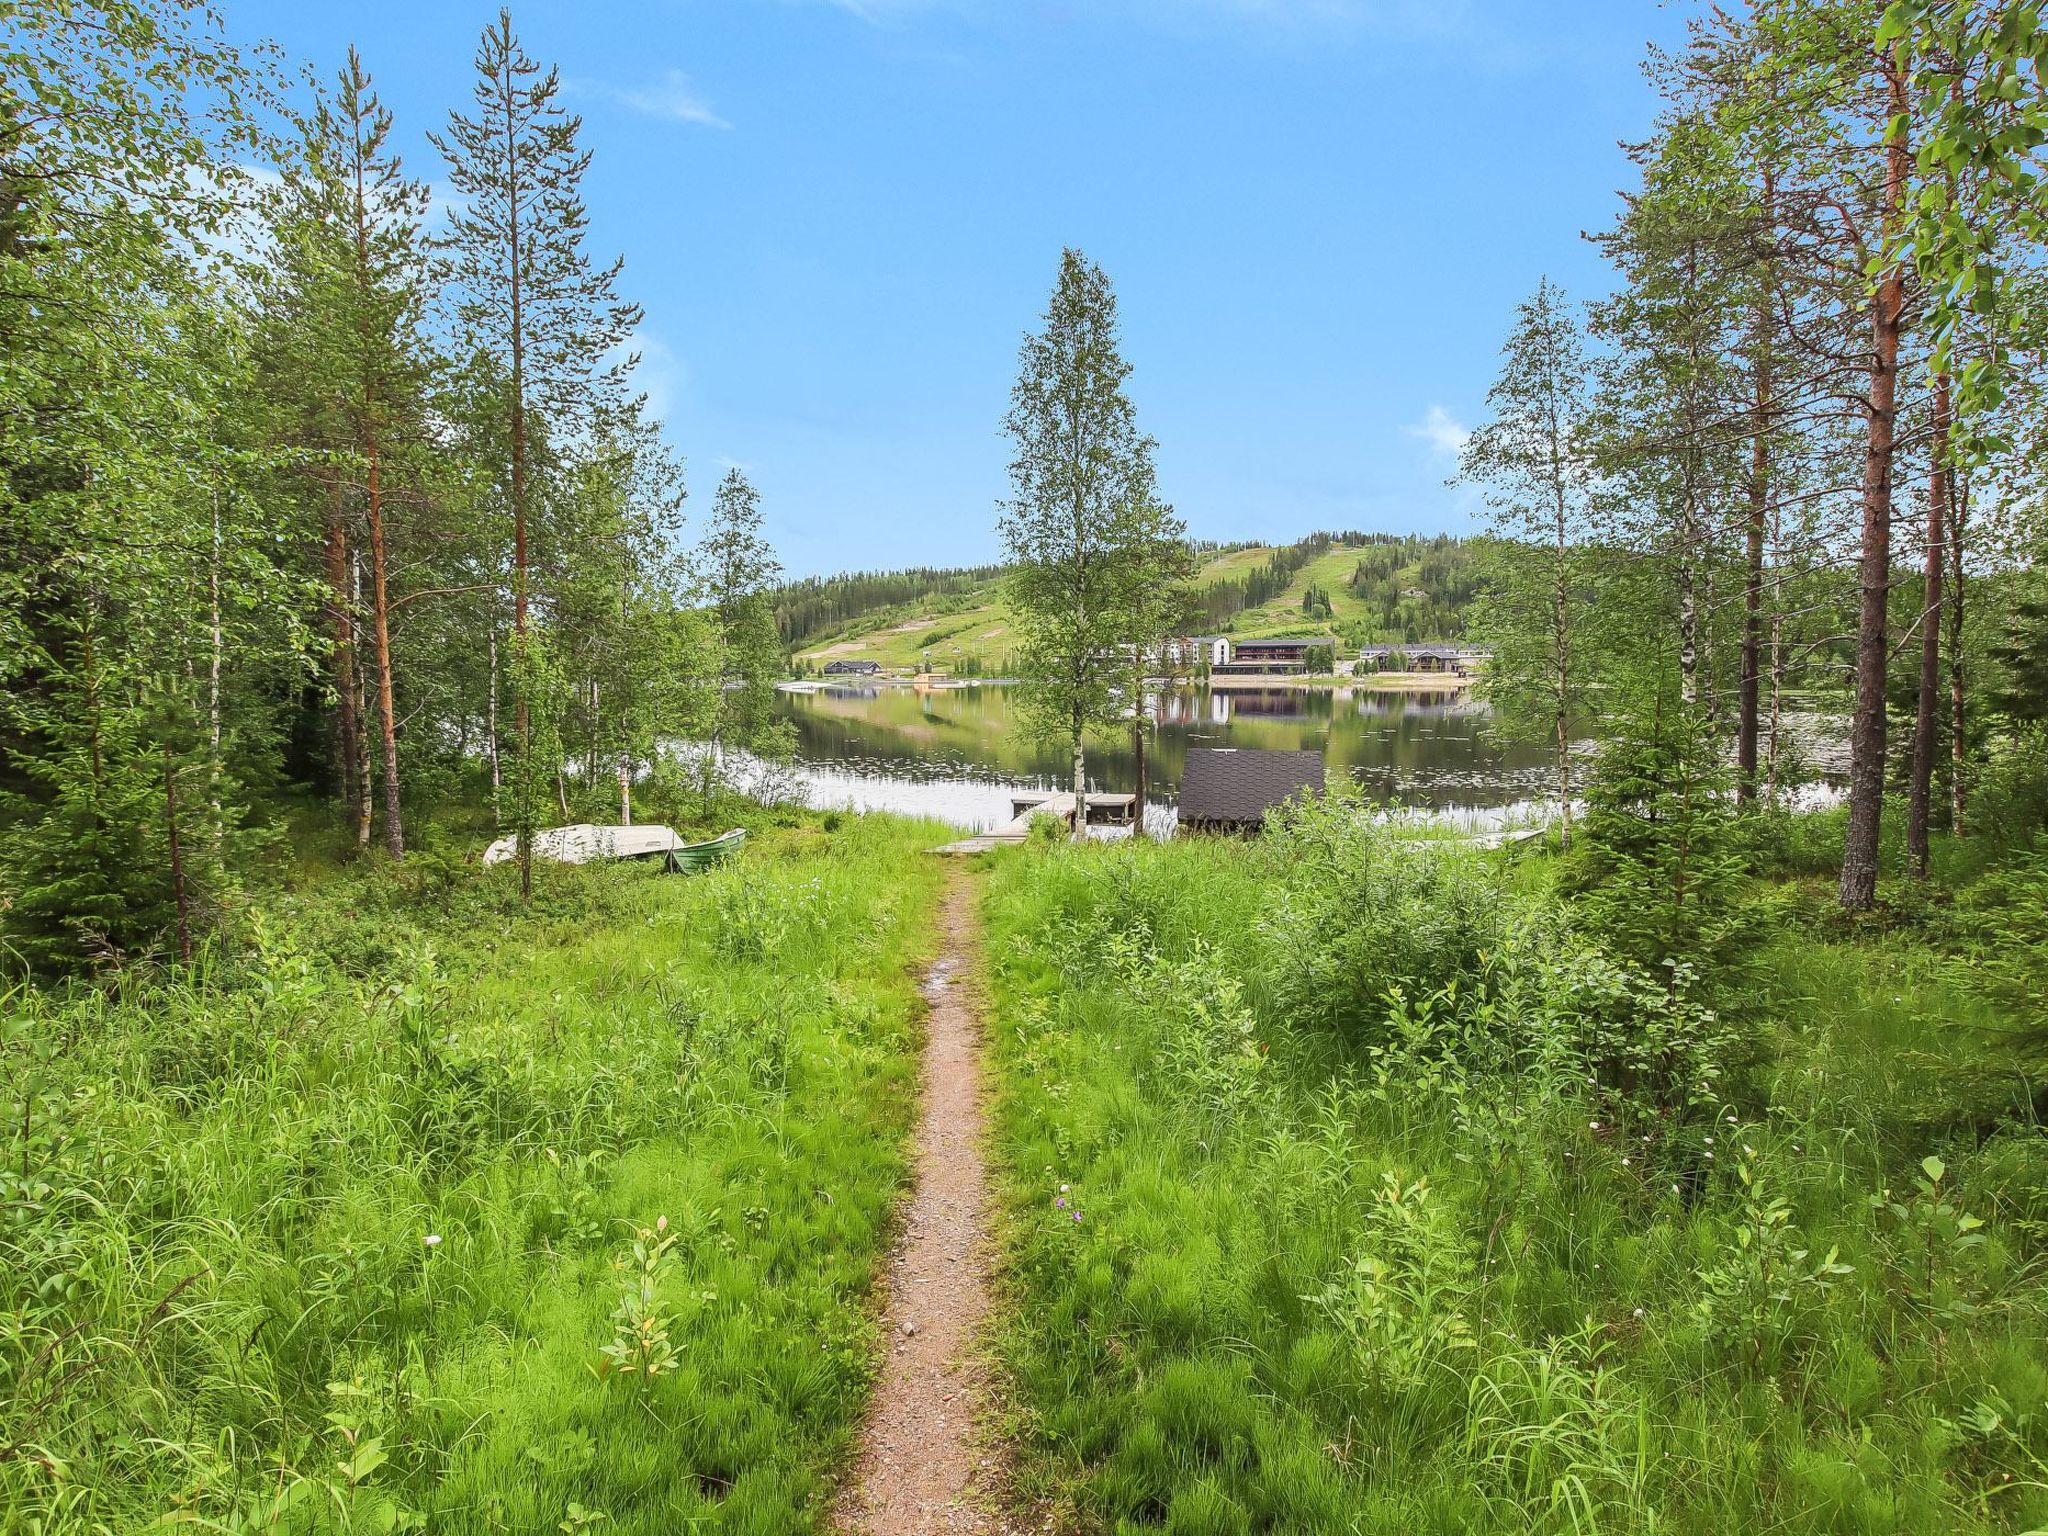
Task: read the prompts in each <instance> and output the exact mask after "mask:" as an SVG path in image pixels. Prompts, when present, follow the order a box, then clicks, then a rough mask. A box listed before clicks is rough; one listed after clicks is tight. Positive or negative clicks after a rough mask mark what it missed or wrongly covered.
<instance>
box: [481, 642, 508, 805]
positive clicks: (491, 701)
mask: <svg viewBox="0 0 2048 1536" xmlns="http://www.w3.org/2000/svg"><path fill="white" fill-rule="evenodd" d="M490 648H491V674H490V697H489V698H488V699H487V700H485V703H484V721H485V723H484V732H485V735H486V736H487V737H488V738H489V739H488V740H487V742H486V743H485V745H486V746H487V747H488V748H489V750H490V754H491V823H492V825H493V826H495V827H498V828H499V829H501V830H502V829H503V827H504V825H505V807H504V803H503V800H502V799H501V796H502V794H503V792H504V788H505V775H504V772H503V770H502V768H501V766H500V764H499V760H498V626H497V624H496V623H495V622H494V623H493V624H492V625H491V633H490Z"/></svg>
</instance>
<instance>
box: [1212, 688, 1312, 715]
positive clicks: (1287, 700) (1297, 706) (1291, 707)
mask: <svg viewBox="0 0 2048 1536" xmlns="http://www.w3.org/2000/svg"><path fill="white" fill-rule="evenodd" d="M1230 698H1231V701H1232V707H1233V708H1234V709H1235V710H1236V711H1237V713H1238V714H1239V715H1241V716H1251V717H1253V718H1256V719H1260V720H1304V719H1306V718H1307V717H1308V709H1307V707H1306V705H1305V703H1304V701H1303V699H1302V696H1301V692H1300V690H1299V689H1295V688H1248V689H1237V688H1233V689H1232V690H1231V692H1230Z"/></svg>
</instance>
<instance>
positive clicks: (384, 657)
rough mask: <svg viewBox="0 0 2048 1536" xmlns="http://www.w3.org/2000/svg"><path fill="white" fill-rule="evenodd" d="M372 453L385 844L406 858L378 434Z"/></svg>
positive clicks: (372, 544)
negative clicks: (385, 576)
mask: <svg viewBox="0 0 2048 1536" xmlns="http://www.w3.org/2000/svg"><path fill="white" fill-rule="evenodd" d="M365 448H366V451H367V453H368V455H369V512H370V597H371V614H372V617H373V620H374V622H375V624H376V633H377V723H378V729H379V731H380V732H381V733H382V736H383V743H384V846H385V848H386V849H387V850H388V851H389V852H390V854H391V857H392V858H394V859H402V858H404V857H405V823H404V821H403V819H402V818H401V816H400V814H399V809H398V714H397V711H396V709H395V707H394V703H393V697H392V688H391V610H390V605H389V604H388V602H387V601H386V598H385V588H384V492H383V487H382V486H381V485H380V484H379V483H378V473H379V468H380V466H379V465H378V462H377V437H376V433H375V432H374V431H373V432H371V433H370V435H369V441H368V442H367V444H366V445H365Z"/></svg>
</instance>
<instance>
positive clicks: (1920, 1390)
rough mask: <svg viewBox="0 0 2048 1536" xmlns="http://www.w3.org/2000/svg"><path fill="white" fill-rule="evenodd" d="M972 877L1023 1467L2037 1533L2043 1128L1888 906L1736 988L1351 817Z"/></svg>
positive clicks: (1315, 1516) (1257, 1493)
mask: <svg viewBox="0 0 2048 1536" xmlns="http://www.w3.org/2000/svg"><path fill="white" fill-rule="evenodd" d="M1310 830H1311V833H1312V834H1313V835H1307V836H1293V837H1287V838H1282V839H1278V840H1269V841H1266V842H1262V843H1256V844H1250V845H1244V844H1234V843H1219V842H1210V841H1189V842H1181V843H1175V844H1171V845H1167V846H1163V847H1151V846H1147V847H1140V848H1119V849H1102V848H1087V847H1083V848H1072V849H1070V848H1051V849H1041V848H1036V847H1034V848H1032V849H1031V850H1028V851H1027V852H1026V853H1025V854H1024V855H1022V856H1020V857H1017V858H1014V859H1011V860H1009V861H1007V862H1005V863H1003V864H1002V865H1001V866H1000V867H999V868H998V870H997V873H996V875H995V877H994V880H993V884H992V889H991V892H990V898H989V912H990V917H991V922H992V928H993V932H992V936H991V941H990V946H989V952H990V954H991V955H992V956H994V957H997V976H996V994H997V998H998V1010H999V1024H998V1027H997V1028H996V1029H995V1030H994V1031H993V1036H992V1037H993V1039H994V1040H995V1041H996V1042H997V1045H998V1050H999V1054H1000V1058H1001V1071H1002V1075H1003V1083H1004V1088H1003V1095H1002V1100H1001V1107H1000V1125H1001V1141H1002V1154H1003V1156H1002V1165H1003V1167H1004V1168H1005V1170H1006V1172H1005V1180H1006V1184H1005V1197H1006V1207H1007V1210H1008V1213H1009V1215H1008V1226H1009V1232H1008V1243H1009V1251H1010V1254H1011V1270H1010V1276H1011V1280H1010V1283H1011V1286H1012V1289H1013V1294H1012V1296H1011V1298H1010V1301H1011V1305H1010V1308H1009V1312H1008V1317H1009V1321H1008V1322H1007V1324H1006V1327H1005V1333H1004V1336H1003V1340H1002V1343H1003V1349H1004V1356H1005V1360H1006V1363H1007V1365H1008V1367H1009V1370H1010V1372H1011V1376H1012V1380H1013V1383H1014V1387H1015V1390H1016V1394H1017V1399H1018V1401H1017V1413H1018V1417H1019V1421H1020V1423H1021V1424H1022V1426H1023V1429H1024V1445H1025V1456H1024V1463H1023V1472H1024V1476H1025V1478H1026V1481H1027V1486H1029V1487H1030V1488H1031V1489H1032V1491H1033V1492H1035V1493H1037V1494H1040V1495H1043V1496H1046V1497H1050V1498H1053V1499H1055V1500H1057V1501H1064V1502H1066V1503H1068V1504H1069V1505H1070V1506H1071V1507H1072V1509H1073V1510H1074V1512H1075V1514H1076V1516H1077V1523H1078V1524H1079V1525H1080V1526H1081V1527H1082V1528H1084V1529H1102V1530H1112V1531H1116V1532H1120V1533H1123V1532H1139V1531H1151V1530H1161V1529H1163V1530H1168V1531H1175V1532H1188V1533H1193V1532H1214V1533H1224V1532H1231V1533H1240V1532H1267V1531H1270V1532H1304V1533H1307V1532H1316V1533H1322V1532H1331V1533H1337V1532H1345V1533H1349V1532H1371V1531H1397V1532H1401V1533H1403V1536H1421V1533H1426V1532H1443V1533H1452V1532H1459V1533H1463V1532H1473V1531H1501V1532H1510V1531H1513V1532H1523V1531H1539V1532H1553V1531H1554V1532H1593V1531H1617V1532H1618V1531H1627V1532H1643V1533H1649V1532H1698V1533H1701V1536H1706V1533H1716V1536H1720V1533H1727V1532H1738V1531H1755V1532H1764V1531H1769V1532H1815V1533H1818V1532H1898V1533H1906V1532H1932V1531H1944V1532H1946V1531H2020V1530H2028V1529H2032V1528H2036V1527H2040V1526H2042V1525H2043V1524H2044V1523H2048V1347H2044V1345H2043V1336H2044V1325H2048V1276H2044V1274H2043V1270H2042V1258H2043V1242H2044V1238H2048V1224H2044V1216H2048V1139H2044V1138H2043V1137H2042V1136H2041V1135H2040V1134H2039V1132H2038V1131H2037V1130H2036V1129H2034V1128H2032V1127H2030V1126H2029V1125H2027V1124H2026V1123H2025V1120H2024V1117H2023V1115H2021V1114H2020V1113H2018V1112H2017V1111H2018V1106H2020V1105H2022V1104H2023V1103H2024V1095H2023V1094H2018V1093H2016V1092H2015V1088H2016V1083H2015V1081H2014V1078H2013V1074H2012V1073H2011V1072H2009V1071H2001V1070H2000V1067H2001V1062H2002V1060H2003V1058H2001V1056H2000V1055H1999V1045H1998V1037H1997V1036H1995V1035H1994V1034H1992V1033H1991V1032H1990V1031H1991V1029H1992V1028H1993V1027H1995V1026H1996V1025H1997V1024H1998V1022H1999V1020H1998V1019H1997V1017H1996V1015H1995V1014H1993V1013H1992V1012H1990V1011H1989V1010H1988V1008H1987V1005H1986V1004H1985V1003H1984V1002H1983V1001H1982V999H1980V998H1979V997H1978V996H1976V995H1975V994H1973V993H1971V992H1970V991H1968V990H1967V989H1966V988H1964V987H1963V986H1962V985H1961V984H1960V982H1959V980H1958V978H1957V976H1956V974H1955V972H1954V970H1953V968H1952V966H1950V965H1949V963H1948V962H1947V961H1946V960H1945V959H1944V958H1943V957H1942V956H1940V955H1938V954H1935V953H1933V952H1932V951H1930V950H1928V949H1926V947H1925V946H1924V945H1919V944H1917V943H1916V942H1915V941H1913V940H1911V939H1909V938H1906V937H1904V936H1901V935H1899V934H1891V935H1886V936H1883V937H1881V938H1875V939H1870V940H1864V939H1860V938H1857V937H1854V936H1849V937H1829V936H1826V935H1824V934H1823V933H1821V932H1819V931H1807V930H1802V929H1797V928H1795V929H1794V930H1792V931H1790V932H1788V933H1787V934H1786V935H1785V936H1784V937H1782V938H1781V939H1779V940H1778V941H1776V942H1775V943H1773V944H1772V945H1770V946H1769V947H1768V949H1767V950H1766V951H1765V952H1764V953H1763V954H1762V955H1760V956H1759V957H1758V967H1757V971H1758V977H1759V980H1758V983H1757V995H1756V996H1755V997H1754V998H1753V999H1751V1000H1750V1001H1749V1002H1748V1003H1747V1004H1746V1005H1745V1006H1744V1007H1743V1008H1742V1009H1741V1011H1740V1015H1739V1016H1737V1015H1735V1014H1733V1013H1728V1014H1724V1013H1721V1012H1719V1011H1717V1010H1710V1009H1706V1008H1704V1007H1701V1006H1698V1005H1696V1004H1694V1003H1691V1002H1688V1001H1686V1000H1684V999H1683V998H1682V997H1679V998H1677V999H1674V998H1673V997H1671V996H1670V995H1669V994H1668V993H1667V991H1666V989H1665V987H1664V985H1663V984H1662V983H1660V982H1658V981H1657V980H1656V979H1655V978H1648V979H1647V980H1646V979H1645V978H1643V977H1640V976H1637V975H1635V974H1634V973H1632V972H1630V971H1629V970H1628V969H1627V968H1625V967H1618V966H1617V965H1616V964H1615V963H1614V962H1613V961H1611V960H1610V959H1608V958H1607V957H1605V955H1604V953H1603V951H1602V948H1601V943H1600V938H1601V936H1600V935H1598V934H1588V933H1583V932H1580V931H1578V929H1577V927H1576V925H1575V924H1574V922H1573V919H1572V916H1571V913H1570V912H1569V910H1567V909H1565V908H1563V907H1562V906H1561V904H1560V902H1559V901H1558V899H1557V898H1556V897H1554V896H1552V895H1551V894H1549V892H1548V889H1547V884H1548V883H1547V882H1546V881H1545V880H1544V879H1542V878H1541V876H1540V874H1536V873H1532V872H1531V871H1530V870H1529V869H1527V868H1516V867H1513V866H1507V865H1503V864H1502V863H1500V862H1499V861H1496V860H1493V859H1490V858H1488V857H1486V856H1484V855H1477V854H1459V853H1456V852H1452V851H1443V850H1428V849H1414V848H1403V847H1401V846H1399V845H1398V844H1396V843H1394V842H1391V841H1376V840H1374V838H1373V836H1372V834H1371V833H1370V832H1368V831H1367V830H1365V829H1364V828H1362V827H1360V828H1351V829H1346V830H1343V831H1341V832H1339V831H1336V830H1334V829H1332V828H1330V827H1324V828H1322V829H1321V830H1320V831H1317V830H1316V829H1313V828H1312V829H1310Z"/></svg>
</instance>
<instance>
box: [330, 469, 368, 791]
mask: <svg viewBox="0 0 2048 1536" xmlns="http://www.w3.org/2000/svg"><path fill="white" fill-rule="evenodd" d="M328 490H329V501H328V511H327V585H328V588H329V590H330V592H331V594H332V596H331V597H330V599H329V615H328V617H329V622H330V623H331V624H332V625H333V628H334V695H335V732H334V735H335V740H334V755H335V759H336V762H335V778H336V779H337V780H338V781H339V782H340V785H341V802H342V810H343V814H344V815H345V816H346V817H347V819H348V823H349V825H350V826H351V827H354V826H356V825H358V824H359V820H360V806H361V803H362V800H363V797H364V795H365V794H366V793H367V789H366V787H365V785H364V784H363V782H362V780H361V779H360V778H359V777H358V776H357V773H356V758H357V755H358V752H359V751H360V748H359V746H358V744H357V735H358V733H359V732H360V731H361V729H362V726H361V724H360V722H359V721H358V720H357V718H356V639H355V620H354V618H353V617H352V613H353V608H352V605H351V602H350V598H349V590H348V573H349V567H350V561H349V551H348V531H347V529H346V527H345V526H344V524H343V522H342V517H341V476H339V475H332V476H330V478H329V483H328Z"/></svg>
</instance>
